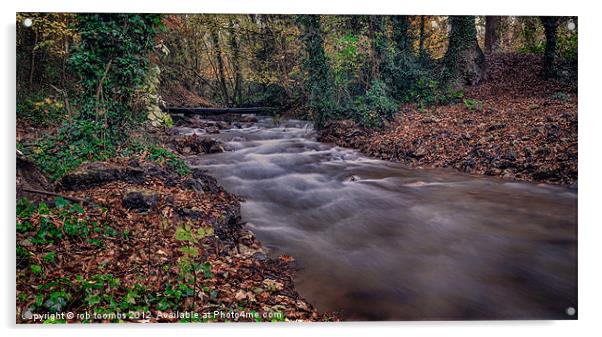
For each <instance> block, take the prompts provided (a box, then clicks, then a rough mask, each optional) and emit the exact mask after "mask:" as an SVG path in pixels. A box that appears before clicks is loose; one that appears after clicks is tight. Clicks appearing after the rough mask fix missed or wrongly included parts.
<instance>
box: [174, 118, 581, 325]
mask: <svg viewBox="0 0 602 337" xmlns="http://www.w3.org/2000/svg"><path fill="white" fill-rule="evenodd" d="M183 131H188V132H194V131H195V130H192V129H188V130H183ZM216 136H217V137H218V138H220V139H222V140H223V141H224V142H226V143H227V144H228V146H229V147H230V148H231V150H232V151H228V152H225V153H219V154H213V155H206V156H201V157H197V158H195V159H194V160H192V163H193V165H195V166H197V167H202V168H204V169H207V170H208V171H209V172H211V173H212V174H213V175H214V176H216V177H217V178H218V180H219V181H220V183H221V184H223V185H224V186H225V188H226V189H227V190H228V191H230V192H232V193H235V194H237V195H240V196H242V197H243V198H245V199H246V201H245V202H244V203H242V217H243V220H244V221H246V222H247V226H248V227H249V229H251V230H252V231H253V232H254V233H255V234H256V236H257V238H258V239H259V240H260V241H262V243H263V244H264V245H265V246H266V247H267V248H269V249H270V251H271V253H272V254H274V255H278V254H289V255H292V256H294V257H295V259H296V261H297V263H298V266H299V271H298V273H297V275H296V279H295V284H296V287H297V290H298V291H299V293H300V294H301V295H302V296H304V297H305V298H306V299H307V300H308V301H309V302H310V303H312V304H314V305H315V306H316V307H317V308H318V309H319V310H321V311H338V312H340V313H341V314H342V317H343V318H344V319H345V320H421V319H428V320H433V319H436V320H443V319H445V320H447V319H563V318H574V317H575V316H573V317H571V316H569V315H567V314H566V310H567V308H569V307H575V308H576V305H577V303H576V302H577V191H576V190H574V189H568V188H561V187H554V186H548V185H536V184H530V183H517V182H510V181H504V180H500V179H495V178H488V177H478V176H472V175H467V174H462V173H458V172H456V171H453V170H445V169H409V168H405V167H403V166H402V165H400V164H397V163H392V162H387V161H382V160H375V159H370V158H367V157H365V156H364V155H362V154H360V153H358V152H357V151H355V150H350V149H345V148H341V147H336V146H333V145H331V144H324V143H320V142H317V141H316V140H315V134H314V132H313V131H312V129H311V127H310V125H309V124H307V123H306V122H302V121H293V120H291V121H286V122H284V123H283V124H281V125H279V126H274V125H273V124H272V122H271V120H270V119H261V120H260V121H259V122H258V123H254V124H253V125H251V126H249V127H246V128H242V129H232V130H223V131H222V133H221V134H219V135H216Z"/></svg>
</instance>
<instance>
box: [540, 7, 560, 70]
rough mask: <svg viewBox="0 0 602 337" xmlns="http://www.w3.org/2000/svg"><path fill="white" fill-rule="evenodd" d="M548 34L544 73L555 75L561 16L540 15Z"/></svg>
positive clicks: (545, 31)
mask: <svg viewBox="0 0 602 337" xmlns="http://www.w3.org/2000/svg"><path fill="white" fill-rule="evenodd" d="M540 19H541V23H542V24H543V29H544V33H545V35H546V50H545V52H544V56H543V68H542V75H543V76H544V77H546V78H547V77H553V76H554V75H555V67H554V62H555V60H556V31H557V30H558V24H559V23H560V18H559V17H557V16H542V17H540Z"/></svg>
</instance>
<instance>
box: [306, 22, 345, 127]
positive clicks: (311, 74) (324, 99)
mask: <svg viewBox="0 0 602 337" xmlns="http://www.w3.org/2000/svg"><path fill="white" fill-rule="evenodd" d="M297 22H298V24H299V26H300V29H301V40H302V41H303V43H304V45H305V54H306V55H305V57H304V59H303V63H302V65H303V69H304V71H305V72H306V73H307V76H306V79H305V90H306V95H307V108H308V109H309V110H310V111H309V112H310V113H311V114H312V115H313V116H314V120H315V122H316V125H317V127H322V126H324V123H325V122H326V121H327V120H330V119H336V118H337V112H336V107H335V104H334V99H333V97H334V95H333V85H334V83H333V79H332V74H331V71H330V66H329V65H328V63H327V60H326V55H325V53H324V38H323V36H322V35H323V33H322V29H321V26H320V17H319V16H317V15H299V16H298V17H297Z"/></svg>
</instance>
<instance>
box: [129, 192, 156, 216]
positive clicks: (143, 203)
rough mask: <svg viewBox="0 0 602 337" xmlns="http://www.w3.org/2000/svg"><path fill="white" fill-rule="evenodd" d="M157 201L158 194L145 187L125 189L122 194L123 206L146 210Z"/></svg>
mask: <svg viewBox="0 0 602 337" xmlns="http://www.w3.org/2000/svg"><path fill="white" fill-rule="evenodd" d="M158 203H159V194H158V193H156V192H154V191H151V190H147V189H127V190H126V191H125V192H124V194H123V207H125V208H127V209H130V210H137V211H147V210H149V209H151V208H153V207H155V206H157V204H158Z"/></svg>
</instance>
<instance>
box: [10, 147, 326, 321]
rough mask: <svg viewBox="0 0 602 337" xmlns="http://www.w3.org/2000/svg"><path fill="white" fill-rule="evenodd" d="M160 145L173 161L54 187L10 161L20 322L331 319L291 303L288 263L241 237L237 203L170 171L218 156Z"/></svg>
mask: <svg viewBox="0 0 602 337" xmlns="http://www.w3.org/2000/svg"><path fill="white" fill-rule="evenodd" d="M159 138H160V139H161V141H162V146H164V147H166V148H169V147H171V148H173V151H168V150H162V151H166V152H161V151H158V150H157V151H158V152H157V151H155V152H153V151H150V152H149V151H141V152H140V153H135V154H131V155H128V156H121V157H116V158H112V159H109V160H107V161H103V162H92V163H86V164H83V165H82V166H80V167H79V168H78V169H76V170H75V171H73V172H70V173H67V174H66V175H64V176H63V177H61V178H60V179H59V180H57V181H56V182H54V183H49V182H48V179H47V178H45V177H44V175H43V174H41V173H40V172H39V170H37V168H36V167H35V165H33V163H31V162H30V161H29V160H27V158H24V157H21V158H18V165H17V191H18V197H19V199H18V203H17V233H16V235H17V237H16V245H17V275H16V276H17V317H16V320H17V322H19V323H65V322H124V321H130V322H213V321H217V322H225V321H331V320H336V319H337V318H336V317H335V316H334V315H332V314H324V313H319V312H318V311H317V310H316V309H315V308H314V307H313V306H312V305H311V304H309V303H308V302H307V301H305V300H304V299H303V298H302V297H301V296H300V295H299V294H298V293H297V291H296V290H295V287H294V284H293V279H292V276H293V273H294V259H293V258H292V257H290V256H286V255H282V256H279V257H275V258H270V257H268V256H267V254H266V252H265V250H264V248H263V246H262V245H261V243H260V242H259V241H257V240H256V239H255V236H254V235H253V233H251V232H249V231H247V230H245V229H243V225H244V224H243V223H242V222H241V219H240V199H239V198H238V197H236V196H235V195H232V194H230V193H228V192H226V191H224V189H223V188H222V187H221V186H220V185H219V184H218V183H217V182H216V181H215V179H213V178H212V177H211V176H209V175H207V174H206V173H204V172H203V171H201V170H197V169H190V168H189V167H177V169H174V167H173V166H170V165H168V164H169V162H168V160H167V159H168V158H172V156H174V155H176V154H175V152H181V153H186V154H195V155H199V154H202V153H208V152H210V151H223V149H220V148H219V147H214V148H213V149H212V150H210V149H211V147H209V148H207V147H204V146H205V145H206V144H205V143H203V141H202V140H201V139H200V138H194V139H192V140H191V139H188V138H182V137H174V136H167V135H161V136H160V137H159ZM183 140H184V143H186V144H187V145H186V146H184V148H185V149H184V148H183V147H181V145H182V144H183V143H182V141H183ZM197 142H198V144H201V143H202V144H205V145H198V147H196V148H194V149H195V150H194V151H193V153H191V152H190V151H191V150H190V148H189V147H187V146H188V145H193V143H194V144H197ZM186 151H188V152H186ZM159 152H160V153H159ZM167 152H169V153H170V154H167ZM177 156H180V155H177ZM32 191H34V192H32ZM40 191H45V192H49V193H46V194H42V193H40ZM48 314H54V315H48ZM70 315H71V316H70Z"/></svg>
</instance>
